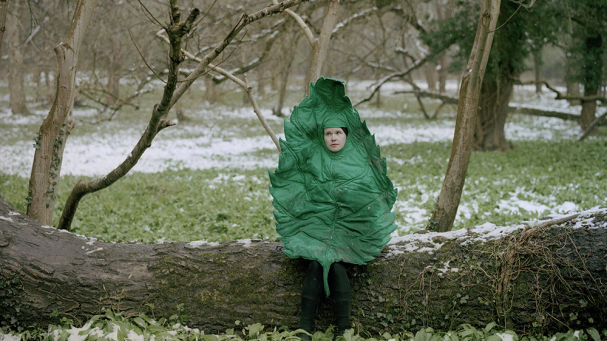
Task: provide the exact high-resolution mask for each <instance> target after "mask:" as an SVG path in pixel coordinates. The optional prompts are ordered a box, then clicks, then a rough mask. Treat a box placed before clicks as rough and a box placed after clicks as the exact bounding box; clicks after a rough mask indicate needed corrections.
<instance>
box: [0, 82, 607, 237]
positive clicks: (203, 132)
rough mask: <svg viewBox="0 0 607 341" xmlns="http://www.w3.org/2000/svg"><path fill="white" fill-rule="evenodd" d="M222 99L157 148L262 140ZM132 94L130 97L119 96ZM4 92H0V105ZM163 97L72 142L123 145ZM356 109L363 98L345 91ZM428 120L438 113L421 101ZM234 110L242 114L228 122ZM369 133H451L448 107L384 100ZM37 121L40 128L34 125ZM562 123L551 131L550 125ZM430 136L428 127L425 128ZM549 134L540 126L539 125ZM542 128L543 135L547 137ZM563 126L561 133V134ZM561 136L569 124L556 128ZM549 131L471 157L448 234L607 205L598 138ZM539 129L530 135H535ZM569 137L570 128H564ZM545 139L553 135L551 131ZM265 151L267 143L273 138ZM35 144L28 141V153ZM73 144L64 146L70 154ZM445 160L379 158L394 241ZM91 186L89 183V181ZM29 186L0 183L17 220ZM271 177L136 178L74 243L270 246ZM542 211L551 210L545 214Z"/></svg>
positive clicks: (81, 227) (77, 226)
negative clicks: (193, 141) (433, 129)
mask: <svg viewBox="0 0 607 341" xmlns="http://www.w3.org/2000/svg"><path fill="white" fill-rule="evenodd" d="M222 88H223V89H224V96H222V97H220V98H219V104H209V103H206V102H205V101H203V100H201V98H202V97H203V90H200V89H198V88H196V87H193V88H192V89H191V90H190V91H189V92H188V93H186V95H185V96H184V97H183V98H182V101H181V105H182V108H183V109H184V113H185V115H186V116H188V117H189V119H190V120H189V121H187V122H180V124H179V125H178V126H175V127H171V128H168V129H165V130H164V131H162V132H161V133H160V135H159V137H158V138H157V139H159V140H161V141H155V142H154V143H155V144H156V143H165V144H170V142H171V140H172V139H176V138H180V139H187V138H197V137H201V136H205V137H213V138H219V139H223V140H231V139H233V138H246V137H257V136H264V135H265V132H264V130H263V129H262V128H261V126H260V124H259V121H258V119H257V117H256V116H255V114H254V113H253V111H252V109H251V108H250V107H247V106H246V105H245V106H244V107H243V104H242V92H241V91H240V90H238V88H237V87H236V86H235V85H233V84H227V83H226V84H222ZM123 91H124V92H125V93H128V89H127V88H125V89H123ZM300 91H301V89H296V91H295V89H292V91H290V92H289V93H288V97H287V102H286V104H285V107H287V108H289V107H292V106H293V105H295V104H297V103H298V102H299V101H300V100H301V98H302V93H301V92H300ZM4 92H6V88H4V87H0V94H1V93H4ZM160 92H161V89H160V87H156V88H155V90H154V91H153V92H152V93H148V94H145V95H143V96H141V97H139V98H138V99H137V100H136V102H137V103H138V104H139V105H140V108H141V109H140V110H135V109H134V108H132V107H124V108H123V110H122V111H121V112H120V113H119V114H118V115H117V116H116V117H115V119H114V120H113V121H111V122H103V123H97V124H95V123H93V121H95V119H96V118H94V117H93V118H91V117H81V118H77V126H76V128H75V129H74V130H73V131H72V135H71V137H70V138H72V139H75V138H76V137H78V138H82V139H83V140H84V141H86V140H87V139H89V138H94V139H101V138H107V137H106V136H109V137H110V138H120V136H122V135H123V134H124V135H126V134H127V133H128V132H129V131H133V130H134V131H137V132H138V131H142V130H143V128H144V127H145V126H146V124H147V120H148V119H149V116H150V113H151V108H152V107H153V105H154V103H155V102H156V100H157V99H158V98H159V95H160ZM349 95H350V96H351V98H352V99H353V100H354V101H356V100H357V99H359V98H361V97H362V95H363V93H362V92H359V93H357V92H355V90H351V92H350V93H349ZM276 97H277V93H276V92H267V93H266V94H264V95H259V96H258V100H259V102H260V104H261V105H262V107H265V108H266V109H268V108H271V107H272V106H273V105H274V103H275V102H276ZM424 102H425V103H426V104H427V106H426V107H427V109H428V110H429V111H431V110H433V107H434V106H435V105H436V104H437V103H438V102H436V101H431V100H425V101H424ZM234 108H242V109H239V110H240V112H238V113H234ZM358 109H359V111H360V112H361V116H362V117H363V118H365V119H366V120H367V122H368V124H369V127H370V128H371V130H372V131H373V128H374V127H380V126H397V127H418V128H419V129H426V127H430V126H432V125H434V124H439V125H440V124H442V123H445V122H447V123H448V122H452V121H453V119H454V118H453V114H454V110H455V108H454V107H453V106H447V107H445V108H444V109H443V111H441V114H440V115H439V118H438V119H437V120H435V121H432V123H428V121H427V120H425V119H424V118H423V116H422V114H421V113H420V112H419V105H418V104H417V101H416V100H415V98H414V97H412V96H402V95H398V96H394V95H390V94H388V93H387V92H386V93H384V94H383V96H382V108H381V109H379V110H378V109H376V108H375V107H374V102H373V101H372V102H369V103H365V104H363V105H362V106H361V107H360V108H358ZM41 120H42V116H40V121H41ZM509 120H510V121H511V122H517V123H519V124H520V125H521V126H533V124H535V123H534V122H535V121H536V120H537V118H532V117H529V116H520V115H514V116H511V117H510V118H509ZM269 122H270V125H271V126H272V128H273V129H274V131H275V132H277V133H279V132H281V131H282V120H269ZM557 123H558V122H557ZM429 124H430V125H429ZM542 124H545V123H542ZM542 124H540V125H539V127H540V128H542V129H545V127H544V126H542ZM558 124H560V123H558ZM563 124H564V123H563ZM567 124H569V126H567V125H565V126H564V127H565V128H563V127H559V128H558V129H554V130H553V134H554V135H555V138H554V139H553V140H551V141H544V140H538V141H514V149H512V150H510V151H508V152H504V153H494V152H474V153H473V154H472V158H471V161H470V166H469V169H468V176H467V179H466V185H465V187H464V193H463V196H462V199H461V202H460V210H459V211H460V214H461V216H460V218H458V220H456V223H455V228H456V229H459V228H466V227H472V226H475V225H479V224H483V223H485V222H490V223H494V224H497V225H505V224H516V223H519V222H521V221H523V220H532V219H537V218H540V217H541V216H543V215H545V214H547V213H548V212H549V211H550V209H552V208H554V207H556V206H559V205H562V204H563V203H566V202H571V203H573V204H575V205H577V207H578V209H579V210H585V209H590V208H592V207H595V206H602V205H605V204H606V203H607V181H606V180H607V179H606V178H607V139H606V138H605V136H606V134H605V128H604V127H601V129H600V134H599V135H598V136H596V137H594V138H590V139H588V140H585V141H583V142H577V143H576V142H574V141H572V140H571V139H568V138H567V137H566V136H565V138H563V133H564V132H566V131H567V129H573V128H574V127H575V124H574V123H567ZM38 127H39V125H38V124H36V123H35V122H34V123H29V124H9V123H5V122H0V129H1V130H2V131H3V134H2V135H1V136H0V146H3V145H4V146H7V145H11V144H15V143H23V142H24V141H25V142H27V143H29V141H32V138H33V136H34V135H35V134H36V132H37V130H38ZM533 127H535V126H533ZM568 127H570V128H568ZM549 128H550V129H551V128H552V127H549ZM268 139H269V138H268ZM32 143H33V141H32ZM69 143H70V140H69V139H68V144H69ZM449 153H450V143H448V142H435V143H427V142H415V143H401V144H388V145H385V146H382V155H383V156H384V157H386V158H387V160H388V173H389V176H390V177H391V179H392V181H393V182H394V184H395V185H396V186H397V187H398V189H399V195H398V198H397V203H396V205H395V211H396V213H397V217H396V222H397V224H398V225H399V233H400V234H406V233H410V232H412V231H416V230H418V229H422V228H424V227H425V225H426V223H427V220H428V219H429V217H430V213H431V212H432V210H433V208H434V205H435V200H436V197H437V196H438V194H439V192H440V189H441V186H442V179H443V177H444V174H445V171H446V167H447V160H448V157H449ZM250 155H251V156H252V157H255V158H261V159H270V160H272V159H276V160H277V154H276V151H275V150H274V149H262V150H257V151H254V152H251V153H250ZM79 179H80V177H74V176H63V177H62V179H61V182H60V187H59V190H58V193H57V202H56V206H55V213H54V222H53V224H56V222H57V220H58V218H59V216H60V214H61V209H62V208H63V205H64V203H65V200H66V198H67V196H68V194H69V191H70V190H71V188H72V187H73V186H74V184H75V183H76V182H77V181H78V180H79ZM85 180H86V178H85ZM27 182H28V179H26V178H23V177H19V176H15V175H8V174H0V195H1V196H2V197H3V198H4V199H5V200H6V201H7V202H9V203H11V204H12V205H14V206H15V207H16V209H17V210H19V211H22V212H24V211H25V209H26V207H25V198H26V197H27ZM268 184H269V181H268V177H267V170H266V169H255V170H237V169H230V170H226V169H211V170H187V169H186V170H179V171H165V172H163V173H159V174H147V173H134V172H131V173H130V174H128V175H127V176H126V177H125V178H123V179H121V180H120V181H119V182H117V183H116V184H114V185H113V186H111V187H110V188H108V189H105V190H102V191H100V192H97V193H94V194H91V195H89V196H86V197H85V198H84V199H83V200H82V202H81V203H80V207H79V209H78V212H77V213H76V217H75V219H74V222H73V226H72V227H73V230H74V232H76V233H79V234H84V235H87V236H91V237H97V238H100V239H103V240H108V241H143V242H154V241H158V240H164V239H166V240H177V241H191V240H201V239H203V240H208V241H225V240H233V239H240V238H259V239H275V238H276V233H275V231H274V219H273V217H272V211H273V209H272V205H271V198H270V195H269V192H268ZM517 200H519V201H528V202H529V203H531V204H533V205H535V206H537V207H539V208H538V209H536V210H533V211H525V210H524V209H520V208H518V209H514V210H508V209H506V207H507V206H508V205H513V204H514V203H516V201H517ZM542 208H547V209H546V210H542Z"/></svg>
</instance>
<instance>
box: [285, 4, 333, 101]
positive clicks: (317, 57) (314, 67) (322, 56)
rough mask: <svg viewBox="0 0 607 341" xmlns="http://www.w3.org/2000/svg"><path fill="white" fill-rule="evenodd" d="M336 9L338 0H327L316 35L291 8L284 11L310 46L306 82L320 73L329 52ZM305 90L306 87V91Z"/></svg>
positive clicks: (308, 82)
mask: <svg viewBox="0 0 607 341" xmlns="http://www.w3.org/2000/svg"><path fill="white" fill-rule="evenodd" d="M274 3H275V4H276V3H277V0H274ZM338 9H339V0H329V4H328V5H327V13H326V14H325V19H324V21H323V24H322V28H321V30H320V34H319V35H318V37H316V36H315V35H314V32H312V30H311V29H310V27H309V26H308V25H307V24H306V22H305V20H304V19H303V18H302V17H301V16H300V15H299V14H297V13H295V12H293V11H291V10H287V11H285V12H286V13H287V14H289V15H290V16H291V17H292V18H293V19H294V20H295V22H296V23H297V24H298V25H299V27H300V28H301V29H302V30H303V32H304V35H305V36H306V38H307V39H308V43H309V44H310V46H311V47H312V61H311V64H310V69H309V70H308V77H307V80H308V81H307V84H310V82H316V80H317V79H318V78H319V77H320V76H321V74H322V69H323V66H324V64H325V61H326V59H327V55H328V53H329V43H330V41H331V35H332V34H333V29H334V28H335V24H336V23H337V12H338ZM307 92H308V88H307V87H306V93H307Z"/></svg>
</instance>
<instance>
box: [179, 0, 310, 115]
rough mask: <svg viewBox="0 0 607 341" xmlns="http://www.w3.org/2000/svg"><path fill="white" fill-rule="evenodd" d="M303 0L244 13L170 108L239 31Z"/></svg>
mask: <svg viewBox="0 0 607 341" xmlns="http://www.w3.org/2000/svg"><path fill="white" fill-rule="evenodd" d="M303 1H307V0H288V1H284V2H281V3H278V4H275V5H273V6H270V7H266V8H264V9H261V10H259V11H257V12H255V13H252V14H250V15H247V14H243V15H242V17H241V18H240V20H239V21H238V23H236V25H235V26H234V28H232V31H230V33H229V34H228V35H227V36H226V37H225V38H224V39H223V40H222V41H221V42H219V43H218V44H217V45H216V46H215V48H214V49H213V50H212V51H211V52H209V53H207V54H206V55H205V56H204V57H203V58H201V62H200V63H199V64H198V65H197V66H196V68H195V69H194V71H192V73H190V75H189V76H188V77H187V78H186V79H185V80H184V81H183V82H182V83H181V85H180V86H179V88H177V90H176V91H175V93H174V94H173V98H172V99H171V102H170V105H169V108H170V107H172V106H173V105H175V103H177V101H178V100H179V99H180V98H181V96H183V94H184V93H185V92H186V91H187V90H188V89H189V88H190V86H191V85H192V83H194V81H195V80H196V79H197V78H198V77H200V76H201V75H202V74H203V73H204V72H205V71H206V69H207V67H208V66H209V64H210V63H211V62H213V60H215V58H217V56H219V54H220V53H221V52H223V50H224V49H225V48H226V47H227V46H228V45H229V44H230V43H231V42H232V40H233V39H234V38H235V37H236V35H238V33H240V31H241V30H242V29H243V28H244V27H245V26H247V25H249V24H251V23H253V22H255V21H257V20H259V19H262V18H264V17H266V16H269V15H274V14H277V13H281V12H284V11H285V10H286V9H288V8H290V7H293V6H295V5H298V4H300V3H301V2H303Z"/></svg>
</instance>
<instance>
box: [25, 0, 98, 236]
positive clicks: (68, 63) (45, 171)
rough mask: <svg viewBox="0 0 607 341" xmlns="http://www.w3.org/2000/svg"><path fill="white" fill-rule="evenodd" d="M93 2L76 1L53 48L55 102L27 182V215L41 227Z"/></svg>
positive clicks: (47, 219) (46, 219)
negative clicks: (67, 24) (64, 34)
mask: <svg viewBox="0 0 607 341" xmlns="http://www.w3.org/2000/svg"><path fill="white" fill-rule="evenodd" d="M96 3H97V1H96V0H80V1H78V4H77V5H76V10H75V11H74V17H73V20H72V25H71V27H70V31H69V32H68V34H67V37H66V39H65V40H64V41H63V42H62V43H60V44H59V45H57V46H56V47H55V54H56V56H57V64H58V68H57V71H58V72H57V77H56V84H57V87H56V93H55V101H54V103H53V107H52V108H51V110H50V112H49V114H48V116H47V117H46V119H45V120H44V122H43V123H42V125H41V126H40V130H39V132H38V135H37V137H36V138H35V141H36V152H35V154H34V162H33V165H32V174H31V176H30V181H29V195H28V209H27V214H28V216H29V217H30V218H32V219H34V220H36V221H38V222H40V223H41V224H43V225H50V224H51V222H52V218H53V208H54V206H55V191H56V190H57V187H58V186H57V185H58V183H59V179H60V173H61V163H62V159H63V150H64V148H65V143H66V139H67V137H68V135H69V131H70V130H71V129H72V128H73V125H74V123H73V120H72V118H71V113H72V107H73V105H74V94H75V81H76V65H77V61H78V52H79V51H80V46H81V45H82V40H83V39H84V34H85V32H86V28H87V27H88V24H89V22H90V20H91V17H92V15H93V10H94V9H95V5H96Z"/></svg>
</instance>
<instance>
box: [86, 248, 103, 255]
mask: <svg viewBox="0 0 607 341" xmlns="http://www.w3.org/2000/svg"><path fill="white" fill-rule="evenodd" d="M101 250H103V248H102V247H99V248H96V249H95V250H91V251H87V252H85V253H86V254H87V255H90V254H91V253H93V252H97V251H101Z"/></svg>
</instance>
